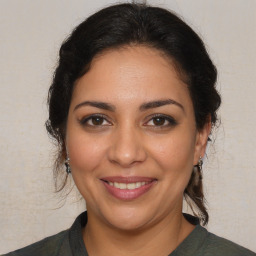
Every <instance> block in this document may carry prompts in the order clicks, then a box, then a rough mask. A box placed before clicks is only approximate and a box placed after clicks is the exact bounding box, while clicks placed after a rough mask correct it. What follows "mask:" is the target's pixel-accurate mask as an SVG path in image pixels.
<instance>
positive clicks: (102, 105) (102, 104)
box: [74, 101, 116, 112]
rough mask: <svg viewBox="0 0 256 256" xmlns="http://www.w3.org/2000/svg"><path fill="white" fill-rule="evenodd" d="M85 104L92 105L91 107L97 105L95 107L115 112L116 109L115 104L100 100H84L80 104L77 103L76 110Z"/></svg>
mask: <svg viewBox="0 0 256 256" xmlns="http://www.w3.org/2000/svg"><path fill="white" fill-rule="evenodd" d="M83 106H91V107H95V108H100V109H104V110H108V111H111V112H114V111H115V109H116V108H115V106H113V105H111V104H109V103H105V102H99V101H84V102H81V103H79V104H78V105H76V106H75V108H74V111H75V110H77V109H78V108H80V107H83Z"/></svg>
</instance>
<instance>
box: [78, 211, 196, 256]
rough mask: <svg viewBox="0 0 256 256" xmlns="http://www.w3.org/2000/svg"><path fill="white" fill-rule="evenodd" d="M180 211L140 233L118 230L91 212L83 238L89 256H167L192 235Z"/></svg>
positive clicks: (139, 230) (137, 231)
mask: <svg viewBox="0 0 256 256" xmlns="http://www.w3.org/2000/svg"><path fill="white" fill-rule="evenodd" d="M193 229H194V226H193V225H192V224H190V223H189V222H187V221H186V220H185V218H184V217H183V215H182V213H181V211H180V213H179V214H175V213H172V214H169V215H168V217H167V218H165V219H162V220H161V221H159V222H157V223H154V224H153V225H150V226H148V227H145V228H141V229H137V230H128V231H127V230H119V229H117V228H114V227H113V226H110V225H108V224H106V223H103V222H102V221H100V220H99V219H98V218H97V217H96V216H95V215H94V214H90V211H89V212H88V223H87V225H86V228H85V230H84V232H83V239H84V242H85V245H86V249H87V251H88V253H89V255H90V256H96V255H97V256H103V255H119V256H128V255H129V256H138V255H139V256H144V255H147V256H150V255H152V256H155V255H158V256H161V255H163V256H166V255H168V254H170V253H171V252H172V251H173V250H175V249H176V248H177V246H178V245H179V244H180V243H181V242H182V241H183V240H184V239H185V238H186V237H187V236H188V235H189V234H190V233H191V232H192V230H193Z"/></svg>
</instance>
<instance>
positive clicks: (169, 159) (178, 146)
mask: <svg viewBox="0 0 256 256" xmlns="http://www.w3.org/2000/svg"><path fill="white" fill-rule="evenodd" d="M151 145H154V147H151V154H152V157H154V158H155V161H156V162H157V164H158V165H159V166H160V167H161V169H162V170H164V171H165V174H166V175H172V176H173V175H174V176H179V175H180V174H184V173H187V174H188V175H190V173H191V170H192V168H193V159H194V152H195V143H194V138H193V136H191V134H189V133H187V134H186V133H177V134H173V135H172V136H169V137H165V138H163V139H162V140H158V141H155V142H154V143H151Z"/></svg>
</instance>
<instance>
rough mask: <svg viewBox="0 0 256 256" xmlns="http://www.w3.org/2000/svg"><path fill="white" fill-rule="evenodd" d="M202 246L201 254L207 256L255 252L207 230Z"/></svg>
mask: <svg viewBox="0 0 256 256" xmlns="http://www.w3.org/2000/svg"><path fill="white" fill-rule="evenodd" d="M202 248H203V254H202V255H207V256H215V255H225V256H256V253H254V252H252V251H250V250H248V249H246V248H244V247H242V246H240V245H238V244H236V243H234V242H231V241H229V240H227V239H225V238H222V237H219V236H217V235H214V234H212V233H210V232H207V236H206V238H205V241H204V243H203V246H202Z"/></svg>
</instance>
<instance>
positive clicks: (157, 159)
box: [7, 4, 255, 256]
mask: <svg viewBox="0 0 256 256" xmlns="http://www.w3.org/2000/svg"><path fill="white" fill-rule="evenodd" d="M216 77H217V72H216V69H215V67H214V65H213V63H212V62H211V60H210V58H209V56H208V54H207V52H206V50H205V47H204V44H203V42H202V41H201V39H200V38H199V37H198V36H197V35H196V33H195V32H194V31H193V30H192V29H191V28H190V27H189V26H187V25H186V24H185V23H184V22H183V21H182V20H180V19H179V18H178V17H177V16H175V15H174V14H172V13H171V12H169V11H167V10H164V9H160V8H153V7H149V6H146V5H139V4H120V5H114V6H111V7H108V8H105V9H103V10H101V11H99V12H98V13H96V14H94V15H92V16H91V17H89V18H88V19H87V20H86V21H84V22H83V23H81V24H80V25H79V26H78V27H77V28H76V29H75V30H74V31H73V33H72V34H71V35H70V37H69V38H68V39H67V40H66V41H65V42H64V43H63V45H62V47H61V49H60V59H59V65H58V67H57V69H56V72H55V76H54V79H53V83H52V85H51V87H50V90H49V120H48V121H47V123H46V127H47V130H48V132H49V134H50V135H51V136H52V137H53V138H54V139H56V140H57V142H58V145H59V157H58V159H57V161H56V163H57V165H56V175H57V176H58V175H63V168H62V166H63V165H64V164H65V166H66V173H67V174H66V178H65V179H64V182H63V183H62V184H61V186H60V187H59V190H61V189H63V188H64V186H65V183H66V180H67V176H68V175H72V177H73V179H74V181H75V184H76V186H77V188H78V190H79V191H80V193H81V195H82V196H83V198H84V199H85V201H86V205H87V212H85V213H83V214H81V215H80V216H79V217H78V218H77V219H76V221H75V222H74V224H73V225H72V227H71V228H70V229H69V230H66V231H63V232H61V233H59V234H57V235H55V236H52V237H48V238H46V239H44V240H42V241H40V242H38V243H36V244H33V245H30V246H28V247H26V248H23V249H21V250H18V251H15V252H13V253H9V254H7V255H56V256H57V255H62V256H65V255H90V256H94V255H97V256H101V255H159V256H161V255H171V256H173V255H197V256H198V255H232V256H235V255H255V253H253V252H251V251H249V250H247V249H245V248H243V247H241V246H239V245H236V244H234V243H232V242H230V241H227V240H225V239H223V238H220V237H217V236H215V235H213V234H211V233H209V232H208V231H207V230H206V229H204V228H203V227H202V226H201V225H200V224H199V222H201V223H202V225H205V224H206V223H207V222H208V213H207V210H206V207H205V205H204V195H203V188H202V174H201V170H202V164H203V158H204V155H205V150H206V145H207V141H208V140H209V135H210V133H211V128H212V127H214V125H215V124H216V122H217V115H216V111H217V109H218V108H219V105H220V102H221V100H220V96H219V94H218V92H217V91H216V89H215V82H216ZM183 197H185V199H187V200H188V203H189V204H190V205H191V207H192V210H193V212H194V213H195V215H196V216H195V217H193V216H190V215H186V214H182V202H183ZM197 210H198V213H196V212H197Z"/></svg>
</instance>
